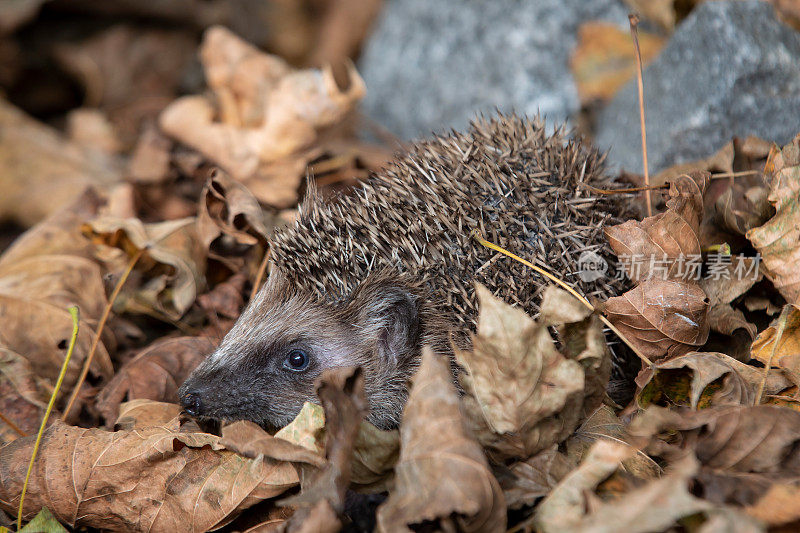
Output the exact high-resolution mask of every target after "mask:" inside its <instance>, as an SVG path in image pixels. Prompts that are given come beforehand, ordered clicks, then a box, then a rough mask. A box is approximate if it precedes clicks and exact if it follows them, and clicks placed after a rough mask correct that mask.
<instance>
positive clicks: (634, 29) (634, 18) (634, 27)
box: [628, 13, 653, 216]
mask: <svg viewBox="0 0 800 533" xmlns="http://www.w3.org/2000/svg"><path fill="white" fill-rule="evenodd" d="M628 22H629V23H630V25H631V37H633V51H634V53H635V54H636V83H637V85H638V88H639V127H640V128H641V130H642V162H643V164H644V185H645V187H650V173H649V171H648V170H647V132H646V129H645V120H644V83H643V82H642V53H641V51H640V50H639V30H638V27H639V15H636V14H634V13H631V14H629V15H628ZM644 194H645V201H646V202H647V216H653V205H652V202H651V199H650V189H645V191H644Z"/></svg>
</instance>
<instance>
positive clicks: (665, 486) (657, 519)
mask: <svg viewBox="0 0 800 533" xmlns="http://www.w3.org/2000/svg"><path fill="white" fill-rule="evenodd" d="M631 453H632V449H631V448H630V447H628V446H627V445H624V444H617V443H611V442H610V441H599V442H598V443H597V444H595V445H594V447H593V448H592V449H591V450H590V451H589V454H588V456H587V458H586V459H585V460H584V462H583V463H581V465H580V466H579V467H578V468H577V469H576V470H574V471H573V472H571V473H570V474H569V475H567V476H566V477H565V478H564V479H563V480H562V481H561V483H559V485H558V486H557V487H556V488H555V489H554V490H553V492H551V493H550V495H549V496H548V497H547V498H545V500H544V502H542V504H541V505H540V506H539V508H538V509H537V512H536V525H537V529H538V530H540V531H543V532H545V533H547V532H555V531H558V532H573V531H574V532H578V531H606V530H609V529H608V528H609V526H610V524H613V530H615V531H630V532H642V533H645V532H649V531H664V530H667V529H668V528H670V527H671V526H673V525H675V524H676V523H677V521H678V520H680V519H681V518H683V517H686V516H689V515H693V514H696V513H698V512H702V511H708V510H710V509H712V508H713V506H712V505H711V504H709V503H708V502H705V501H703V500H700V499H698V498H696V497H694V496H692V495H691V494H690V493H689V490H688V487H689V483H690V482H691V480H692V477H693V476H694V474H695V473H696V472H697V469H698V463H697V460H696V459H694V458H693V457H692V456H691V455H687V456H686V457H684V458H683V459H682V460H681V461H679V462H677V463H676V464H674V465H672V468H670V469H669V470H668V471H667V472H666V474H665V475H664V476H662V477H661V478H660V479H656V480H653V481H650V482H648V483H647V484H645V485H644V486H642V487H640V488H637V489H634V490H632V491H630V492H628V493H626V494H624V495H623V496H621V497H620V498H619V499H617V500H615V501H612V502H608V503H600V504H597V505H596V506H595V507H594V508H593V509H592V506H588V508H589V509H591V510H590V511H589V512H588V513H587V512H586V509H587V503H588V502H587V501H586V496H585V492H586V491H592V490H594V488H595V487H596V486H597V485H598V484H599V483H600V482H601V481H603V480H604V479H605V478H606V477H608V476H609V475H611V474H612V473H613V472H614V471H615V470H616V469H617V466H618V465H619V463H620V461H622V460H623V459H625V458H626V457H629V456H630V454H631Z"/></svg>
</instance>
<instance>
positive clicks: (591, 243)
mask: <svg viewBox="0 0 800 533" xmlns="http://www.w3.org/2000/svg"><path fill="white" fill-rule="evenodd" d="M602 159H603V158H602V156H601V155H600V154H599V153H598V152H597V151H596V150H594V149H592V148H588V147H586V146H582V145H581V144H580V143H579V142H576V141H573V140H570V139H569V138H567V137H566V136H565V134H564V132H563V130H561V129H559V130H556V131H555V132H554V133H552V134H548V133H547V130H546V128H545V124H544V122H543V120H541V119H540V118H534V119H527V118H520V117H518V116H514V115H498V116H496V117H494V118H491V119H484V118H481V119H479V120H476V121H475V122H473V124H472V126H471V128H470V131H469V132H468V133H466V134H461V133H455V132H453V133H451V134H450V135H444V136H440V137H436V138H435V139H433V140H428V141H421V142H418V143H416V144H415V145H413V146H412V147H411V148H410V150H409V152H408V153H405V154H403V155H401V156H400V157H399V158H397V159H396V160H395V161H393V162H392V163H391V164H389V166H388V168H386V169H384V170H383V171H381V172H379V173H378V174H376V175H374V176H372V177H370V178H369V179H368V180H367V181H366V182H364V183H363V184H362V185H361V186H360V187H359V188H357V189H356V190H355V191H354V192H353V193H352V194H350V195H346V196H340V197H338V198H336V199H334V200H332V201H330V202H327V203H321V202H319V201H317V200H315V199H314V198H313V196H314V195H313V194H311V195H310V196H311V197H312V198H311V199H307V201H306V202H304V206H303V208H302V209H301V213H300V215H299V217H298V219H297V221H296V223H295V224H294V225H292V226H291V227H287V228H284V229H282V230H280V231H278V232H277V233H276V235H275V236H274V238H273V240H272V243H271V254H272V255H271V259H270V260H271V268H270V275H269V279H268V280H267V282H266V283H265V285H264V287H263V288H262V289H261V290H260V291H259V292H258V295H257V296H256V297H255V298H254V300H253V301H252V302H250V304H249V305H248V306H247V308H246V309H245V311H244V312H243V313H242V316H241V317H240V318H239V320H238V321H237V322H236V325H235V326H234V327H233V329H231V331H230V332H229V333H228V334H227V335H226V337H225V339H224V340H223V341H222V344H221V345H220V347H219V348H218V349H217V350H216V351H215V352H214V353H213V354H211V355H210V356H209V357H208V358H207V359H206V360H205V361H204V362H203V363H202V364H201V365H200V366H199V367H198V368H197V369H196V370H195V371H194V372H193V373H192V375H191V376H190V377H189V378H188V379H187V380H186V382H185V383H184V384H183V386H182V387H181V391H180V398H181V402H182V404H183V406H184V408H185V409H186V411H187V412H188V413H189V414H191V415H194V416H198V417H208V418H216V419H224V420H235V419H248V420H252V421H254V422H257V423H259V424H261V425H263V426H266V427H280V426H283V425H285V424H287V423H288V422H290V421H291V420H292V419H293V418H294V417H295V415H297V413H298V412H299V411H300V408H301V407H302V405H303V403H304V402H306V401H312V402H313V401H315V400H316V394H315V388H314V381H315V379H316V378H317V377H319V375H320V374H321V373H322V371H323V370H325V369H326V368H330V367H334V366H362V367H363V368H364V371H365V378H366V396H367V400H368V402H369V406H370V413H369V416H368V420H369V421H370V422H372V423H373V424H375V425H376V426H378V427H381V428H391V427H395V426H396V425H397V424H398V423H399V419H400V415H401V413H402V408H403V405H404V402H405V399H406V397H407V383H408V381H409V379H410V377H411V376H412V374H413V373H414V371H415V369H416V367H417V365H418V362H419V359H420V354H421V349H422V346H424V345H430V346H432V347H433V349H434V350H435V351H436V352H438V353H441V354H443V355H445V356H452V344H453V343H454V344H455V345H457V346H459V347H460V348H463V349H466V348H468V347H469V344H470V339H469V333H470V331H474V328H475V320H476V318H477V312H478V310H477V307H476V301H475V297H474V286H475V283H476V282H479V283H482V284H483V285H485V286H486V287H488V288H489V290H491V291H492V292H493V293H494V294H495V295H496V296H498V297H500V298H502V299H503V300H505V301H506V302H508V303H510V304H514V305H518V306H520V307H522V308H523V309H524V310H525V311H527V312H528V313H530V314H532V315H535V314H536V313H537V312H538V302H539V301H540V296H541V293H542V291H543V289H544V287H545V283H544V282H543V281H542V280H541V278H539V277H538V275H536V274H534V273H533V272H532V271H531V270H530V269H528V268H527V267H525V266H524V265H521V264H519V263H518V262H516V261H512V260H510V259H508V258H506V257H502V256H498V254H496V253H495V252H494V251H492V250H489V249H486V248H484V247H482V246H480V245H478V244H476V243H475V242H474V241H473V240H472V239H471V238H470V232H471V231H472V230H473V229H476V228H477V229H478V230H480V232H481V233H482V234H483V235H484V236H486V237H487V238H488V239H489V240H491V241H493V242H495V243H497V244H499V245H501V246H503V247H505V248H507V249H509V250H511V251H513V252H515V253H516V254H518V255H521V256H522V257H525V258H527V259H529V260H531V261H533V262H535V263H538V264H539V265H541V266H543V267H545V268H547V269H548V270H549V271H551V272H553V273H555V274H556V275H557V276H559V277H561V278H562V279H564V280H565V281H566V282H568V283H570V284H572V285H573V286H574V287H576V288H577V289H579V290H580V291H581V292H582V293H583V294H584V295H586V296H587V297H589V298H592V297H596V298H602V299H605V298H607V297H609V296H614V295H618V294H619V293H620V292H621V291H622V283H621V282H620V281H617V280H615V279H614V278H613V276H611V275H607V276H600V277H598V278H597V279H594V280H591V281H587V280H588V279H589V278H588V277H587V276H578V270H579V266H578V258H579V257H580V256H581V254H584V253H585V252H594V254H597V255H596V256H595V255H592V257H594V261H595V262H597V261H598V259H597V258H598V257H599V258H602V259H600V261H603V260H604V261H607V262H608V263H609V264H610V265H613V261H614V256H613V254H612V253H611V250H610V248H609V246H608V245H607V244H606V242H605V240H604V238H603V227H604V226H605V225H606V224H609V223H616V222H617V220H616V219H615V217H614V215H613V214H612V213H613V212H614V211H615V210H616V205H615V202H616V201H615V200H614V199H613V198H614V197H610V196H599V197H598V196H595V195H593V194H592V192H591V189H589V188H587V187H584V186H582V185H581V184H592V185H594V186H595V187H604V186H606V185H607V181H606V179H605V178H604V177H603V176H602V173H601V170H602V168H601V167H602V165H601V163H602ZM582 278H583V279H582Z"/></svg>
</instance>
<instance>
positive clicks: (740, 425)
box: [628, 405, 800, 476]
mask: <svg viewBox="0 0 800 533" xmlns="http://www.w3.org/2000/svg"><path fill="white" fill-rule="evenodd" d="M628 431H629V432H630V433H631V434H632V435H634V436H635V437H637V438H643V439H644V440H645V441H647V440H650V439H652V437H653V436H655V435H659V434H664V435H671V436H673V437H672V439H670V440H672V441H675V444H674V445H673V446H678V447H680V448H682V449H689V450H691V451H693V452H694V453H695V454H696V455H697V458H698V459H699V460H700V463H701V464H702V465H703V466H704V467H708V468H711V469H715V470H718V471H724V472H726V473H733V472H739V473H748V472H749V473H760V474H771V475H777V474H780V475H781V476H789V475H792V476H797V475H798V474H800V413H798V412H797V411H793V410H792V409H787V408H785V407H775V406H772V405H759V406H755V407H747V406H723V407H710V408H708V409H703V410H700V411H688V410H667V409H663V408H660V407H652V406H651V407H649V408H648V409H647V411H645V412H644V413H643V414H642V415H641V416H639V417H637V418H636V419H634V421H633V422H632V423H631V424H630V426H629V427H628ZM659 443H660V444H659ZM664 445H665V443H663V442H661V441H659V440H655V439H653V440H652V441H651V448H653V447H654V448H655V449H656V450H661V449H663V447H664Z"/></svg>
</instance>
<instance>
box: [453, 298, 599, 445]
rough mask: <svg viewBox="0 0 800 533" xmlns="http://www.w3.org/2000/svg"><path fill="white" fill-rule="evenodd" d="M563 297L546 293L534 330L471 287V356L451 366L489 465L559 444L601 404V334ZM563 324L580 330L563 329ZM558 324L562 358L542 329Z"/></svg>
mask: <svg viewBox="0 0 800 533" xmlns="http://www.w3.org/2000/svg"><path fill="white" fill-rule="evenodd" d="M562 293H563V291H561V290H560V289H555V288H548V290H547V291H546V293H545V297H544V300H543V304H542V319H541V322H540V323H537V322H534V320H533V319H532V318H530V317H529V316H528V315H526V314H525V312H524V311H522V310H520V309H516V308H513V307H511V306H510V305H508V304H506V303H504V302H502V301H501V300H499V299H497V298H495V297H494V296H492V295H491V293H490V292H489V291H488V290H487V289H486V288H485V287H483V286H482V285H477V286H476V294H477V297H478V301H479V302H480V315H479V318H478V333H477V335H475V336H473V339H472V346H473V348H472V351H471V352H465V351H461V350H457V351H456V359H457V361H458V362H459V364H460V365H462V366H463V367H464V368H465V370H466V373H464V374H462V375H461V376H460V378H461V382H462V384H463V386H464V389H465V391H467V393H468V394H467V395H466V396H465V397H464V406H465V409H466V411H467V412H468V413H469V416H468V422H469V424H470V425H471V426H472V429H473V431H474V432H475V434H476V435H477V437H478V439H479V441H480V442H481V444H483V445H484V446H485V447H487V448H488V449H490V450H491V453H492V456H493V458H494V459H497V460H502V459H504V458H509V457H522V458H524V457H529V456H530V455H532V454H535V453H537V452H539V451H542V450H545V449H547V448H549V447H550V446H552V445H553V444H554V443H558V442H561V441H563V440H564V439H565V438H567V437H568V436H569V435H570V434H571V433H572V432H573V431H574V429H575V428H576V427H577V426H578V424H579V423H580V420H581V418H582V417H583V416H585V413H586V412H587V411H588V412H591V410H593V409H594V408H596V407H597V405H598V404H599V401H601V400H602V391H604V389H605V385H606V383H607V381H608V376H609V372H610V365H608V362H607V360H608V353H607V352H606V347H605V346H606V345H605V342H604V341H601V340H599V339H600V338H601V337H602V330H601V329H600V327H599V325H598V324H597V323H596V322H591V321H585V320H584V319H586V317H587V315H588V314H590V312H589V311H588V310H587V309H586V308H583V306H581V304H579V303H578V302H577V301H576V300H575V299H574V298H572V297H570V296H569V295H566V294H562ZM556 302H558V303H556ZM556 309H557V310H558V311H559V312H558V313H557V314H555V315H553V316H551V312H553V311H554V310H556ZM565 316H573V319H576V320H580V321H581V322H579V323H576V324H570V325H569V326H571V327H572V326H574V327H575V329H574V330H573V329H565V328H566V326H565V324H564V323H563V322H561V320H564V319H565ZM556 322H560V324H561V333H562V335H561V336H562V337H564V341H565V342H564V346H565V351H566V352H567V355H566V356H565V355H563V354H561V353H559V351H558V350H557V349H556V347H555V344H554V342H553V338H552V337H551V336H550V333H549V331H548V329H547V325H548V324H554V323H556ZM598 335H600V336H601V337H598ZM597 376H599V378H598V379H596V380H595V379H594V378H595V377H597ZM600 382H602V384H601V385H600V390H599V391H598V390H595V389H596V388H597V387H595V385H598V384H600ZM587 384H589V386H587ZM598 393H599V394H598Z"/></svg>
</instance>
